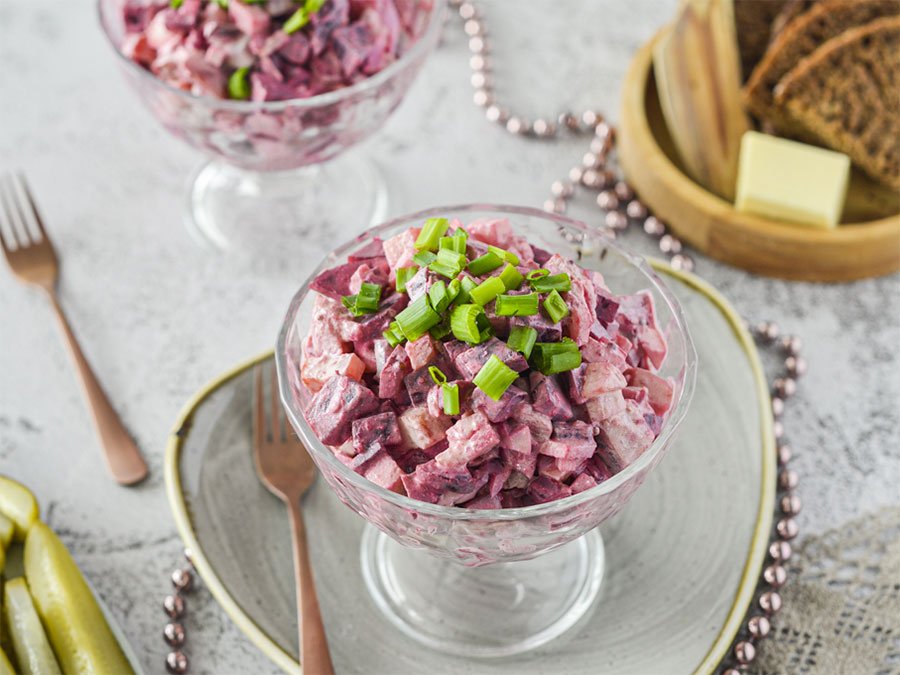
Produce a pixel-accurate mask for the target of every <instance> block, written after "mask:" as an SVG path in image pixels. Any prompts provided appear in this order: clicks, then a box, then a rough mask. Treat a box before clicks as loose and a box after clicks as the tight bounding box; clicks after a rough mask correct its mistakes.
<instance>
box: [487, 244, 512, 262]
mask: <svg viewBox="0 0 900 675" xmlns="http://www.w3.org/2000/svg"><path fill="white" fill-rule="evenodd" d="M488 252H489V253H493V254H494V255H495V256H497V257H498V258H502V259H503V260H505V261H506V262H508V263H510V264H512V265H518V264H519V256H517V255H516V254H515V253H513V252H512V251H507V250H506V249H502V248H500V247H499V246H488Z"/></svg>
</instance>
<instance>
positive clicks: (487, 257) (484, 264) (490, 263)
mask: <svg viewBox="0 0 900 675" xmlns="http://www.w3.org/2000/svg"><path fill="white" fill-rule="evenodd" d="M502 264H503V258H501V257H500V256H498V255H497V254H496V253H491V252H490V251H488V252H487V253H485V254H484V255H483V256H479V257H477V258H475V260H473V261H472V262H470V263H469V266H468V268H467V269H468V270H469V272H471V273H472V274H474V275H475V276H476V277H480V276H481V275H482V274H487V273H488V272H493V271H494V270H495V269H497V268H498V267H500V265H502Z"/></svg>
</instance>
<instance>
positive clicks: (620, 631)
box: [166, 263, 775, 675]
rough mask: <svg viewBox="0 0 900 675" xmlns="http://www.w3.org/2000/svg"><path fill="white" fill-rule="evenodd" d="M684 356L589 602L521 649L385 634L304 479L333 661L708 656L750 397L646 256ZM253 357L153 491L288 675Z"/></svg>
mask: <svg viewBox="0 0 900 675" xmlns="http://www.w3.org/2000/svg"><path fill="white" fill-rule="evenodd" d="M655 266H656V267H657V269H658V270H659V271H661V272H664V273H666V274H667V275H668V277H669V279H668V280H669V281H670V283H671V286H672V288H673V290H674V291H675V293H676V295H677V296H678V297H679V299H680V300H681V302H682V304H683V306H684V309H685V313H686V315H687V320H688V324H689V327H690V329H691V331H692V334H693V336H694V340H695V343H696V347H697V352H698V355H699V373H698V381H697V389H696V392H695V394H694V403H693V406H692V409H691V411H690V412H689V413H688V416H687V419H686V420H685V422H684V424H683V426H682V431H681V433H680V436H679V438H678V440H677V441H676V443H675V446H674V447H673V448H672V449H671V451H670V452H669V455H668V456H667V457H666V459H665V460H664V461H663V463H662V464H661V466H660V467H659V468H658V469H657V470H656V471H655V472H654V473H652V474H651V475H650V477H649V478H648V480H647V481H646V483H645V485H644V486H643V487H642V489H640V490H639V491H638V492H637V494H636V495H635V496H634V498H633V499H632V500H631V501H630V502H629V503H628V505H627V506H626V507H625V508H624V509H623V510H622V512H621V513H620V514H619V515H618V516H616V517H615V518H613V519H612V520H611V521H609V522H608V523H606V524H604V525H603V526H602V533H603V538H604V543H605V545H606V556H607V557H606V565H607V572H606V576H605V577H604V580H603V587H602V590H601V596H600V599H599V601H598V603H597V605H596V607H595V610H594V611H593V613H592V614H591V615H590V616H589V618H587V619H586V620H585V621H583V622H582V623H581V624H579V625H578V626H576V627H575V628H573V629H572V630H571V631H569V633H567V634H566V635H565V636H564V637H562V638H560V639H558V640H556V641H555V642H553V643H551V644H550V645H548V646H546V647H544V648H541V649H539V650H537V651H534V652H531V653H529V654H526V655H523V656H520V657H517V658H513V659H506V660H502V661H499V660H491V661H478V660H472V659H468V658H466V657H465V656H459V657H454V656H447V655H445V654H439V653H437V652H431V651H428V650H426V649H424V648H423V647H421V646H420V645H418V644H416V643H413V642H411V641H410V640H409V639H408V638H406V637H404V636H403V635H402V634H401V633H399V632H398V631H396V630H394V629H393V628H392V627H391V626H390V625H389V624H388V623H387V622H386V621H385V620H384V619H383V618H382V617H381V615H380V614H379V611H378V609H377V608H376V607H375V605H374V603H373V601H372V600H371V599H370V598H369V596H368V594H367V591H366V589H365V587H364V585H363V580H362V577H361V571H360V569H361V568H360V561H359V540H360V536H361V532H362V530H363V527H364V524H365V523H364V522H363V520H362V519H361V518H359V517H357V516H356V515H355V514H354V513H353V512H351V511H350V510H349V509H348V508H346V507H345V506H343V505H342V504H341V503H340V502H339V501H338V499H337V498H336V497H335V496H334V495H333V494H332V493H331V492H330V491H329V490H328V488H327V487H326V486H325V485H324V483H322V482H319V483H318V484H317V485H316V486H315V487H314V488H313V489H312V490H311V492H310V494H309V495H308V496H307V497H306V500H305V501H304V509H305V513H306V521H307V529H308V531H309V537H310V545H311V548H312V557H313V565H314V567H315V573H316V579H317V585H318V591H319V600H320V603H321V606H322V612H323V615H324V620H325V625H326V627H327V629H328V635H329V640H330V644H331V649H332V654H333V658H334V663H335V668H336V670H337V672H339V673H367V674H370V673H391V674H392V675H399V674H401V673H426V672H427V673H430V674H435V675H436V674H439V673H447V674H450V673H475V672H477V673H485V674H488V675H495V674H496V675H499V674H501V673H516V674H519V673H532V672H533V673H560V672H566V673H571V674H578V673H584V674H588V673H590V674H592V675H593V674H594V673H597V672H601V671H602V672H605V673H647V672H665V673H690V672H711V671H712V670H713V669H714V668H715V666H716V665H717V664H718V663H719V661H720V660H721V659H722V658H723V657H724V656H725V654H726V652H727V650H728V648H729V646H730V644H731V641H732V640H733V638H734V636H735V634H736V632H737V630H738V628H739V625H740V622H741V619H742V618H743V616H744V614H745V613H746V611H747V608H748V607H749V604H750V602H751V601H752V599H753V593H754V589H755V586H756V582H757V578H758V575H759V573H760V570H761V566H762V564H763V562H764V558H765V550H766V543H767V538H768V535H769V531H770V528H771V519H772V510H773V506H774V498H775V489H774V471H775V469H774V467H775V450H774V442H773V437H772V418H771V412H770V409H769V405H768V393H767V388H766V382H765V378H764V376H763V373H762V370H761V367H760V364H759V359H758V355H757V352H756V349H755V347H754V345H753V342H752V339H751V338H750V336H749V334H748V333H747V332H746V331H745V330H744V329H743V328H742V327H741V324H740V320H739V318H738V316H737V314H736V313H735V312H734V310H733V309H732V308H731V307H730V305H728V304H727V302H726V301H725V300H724V299H723V298H722V297H721V296H720V295H719V294H718V293H717V292H716V291H715V290H714V289H712V288H711V287H709V286H708V285H707V284H705V283H704V282H702V281H700V280H699V279H697V278H696V277H693V276H691V275H685V274H682V273H676V272H674V271H673V270H671V268H669V267H667V266H666V265H664V264H662V263H656V264H655ZM269 358H271V355H270V354H269V355H265V356H263V357H260V358H257V359H254V360H253V361H251V362H248V363H245V364H243V365H241V366H239V367H238V368H236V369H235V370H233V371H231V372H229V373H227V374H225V375H223V376H222V377H221V378H220V379H218V380H217V381H215V382H213V383H211V384H210V385H209V386H207V387H206V388H205V389H203V390H202V391H201V392H199V393H198V394H197V396H196V397H195V399H194V400H193V401H191V402H190V403H189V404H188V405H187V407H186V409H185V411H184V412H183V414H182V417H181V418H180V419H179V421H178V423H177V425H176V427H175V429H174V431H173V435H172V438H171V439H170V443H169V447H168V450H167V456H166V483H167V488H168V493H169V499H170V503H171V505H172V509H173V512H174V515H175V520H176V522H177V524H178V528H179V531H180V533H181V536H182V538H183V539H184V542H185V545H186V546H187V547H189V548H190V549H192V551H193V552H194V557H195V562H196V566H197V570H198V572H199V574H200V576H201V577H202V578H203V580H204V582H205V583H206V585H207V587H208V588H209V589H210V591H211V592H212V593H213V595H214V596H215V597H216V599H217V600H218V601H219V603H220V604H221V605H222V606H223V608H224V609H225V611H226V612H227V613H228V614H229V615H230V616H231V618H232V619H233V620H234V621H235V623H236V624H237V625H238V626H239V627H240V628H241V630H243V631H244V632H245V633H246V634H247V635H248V637H249V638H250V639H251V640H252V641H253V642H254V643H255V644H256V645H257V646H258V647H259V648H260V649H262V650H263V651H264V652H265V653H266V654H267V655H268V656H269V657H270V658H271V659H272V660H273V661H275V662H276V663H277V664H279V665H280V666H282V667H283V668H284V669H285V670H288V671H293V672H299V670H300V669H299V666H298V663H297V628H296V617H295V615H294V611H295V605H294V590H293V587H292V585H293V572H292V560H291V549H290V537H289V530H288V523H287V516H286V513H285V511H284V508H283V507H282V505H281V503H280V502H278V501H277V500H276V499H275V498H274V497H272V496H271V495H270V494H269V493H268V492H267V491H266V490H265V488H263V487H262V485H261V484H260V483H259V481H258V479H257V478H256V475H255V473H254V469H253V460H252V451H251V442H250V438H251V431H250V429H251V428H250V400H251V392H252V379H251V373H252V367H253V365H254V364H256V363H258V362H260V361H263V360H266V359H269Z"/></svg>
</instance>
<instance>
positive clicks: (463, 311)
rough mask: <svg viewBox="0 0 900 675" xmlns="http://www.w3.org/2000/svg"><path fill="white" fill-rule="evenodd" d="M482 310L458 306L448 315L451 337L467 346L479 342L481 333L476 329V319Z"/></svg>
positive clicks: (482, 312) (472, 306) (481, 313)
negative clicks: (465, 343) (466, 343)
mask: <svg viewBox="0 0 900 675" xmlns="http://www.w3.org/2000/svg"><path fill="white" fill-rule="evenodd" d="M483 314H484V310H483V309H481V307H479V306H478V305H459V306H458V307H454V308H453V311H452V312H451V313H450V331H451V332H452V333H453V337H455V338H456V339H457V340H462V341H463V342H468V343H469V344H473V345H475V344H478V343H479V342H481V331H480V330H479V328H478V317H479V316H480V315H483Z"/></svg>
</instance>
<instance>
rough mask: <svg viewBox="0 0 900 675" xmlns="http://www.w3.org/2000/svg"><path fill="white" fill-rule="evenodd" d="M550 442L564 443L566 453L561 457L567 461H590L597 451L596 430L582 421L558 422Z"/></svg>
mask: <svg viewBox="0 0 900 675" xmlns="http://www.w3.org/2000/svg"><path fill="white" fill-rule="evenodd" d="M549 442H550V443H553V442H556V443H562V444H563V445H564V446H565V448H566V452H565V454H563V455H561V457H563V458H565V459H588V458H589V457H592V456H593V454H594V452H595V451H596V450H597V442H596V441H595V440H594V428H593V427H592V426H591V425H590V424H587V423H586V422H582V421H580V420H576V421H574V422H557V423H556V424H555V425H553V436H552V438H551V440H550V441H549ZM542 452H543V451H542ZM543 454H548V453H543ZM556 456H557V457H560V455H556Z"/></svg>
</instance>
